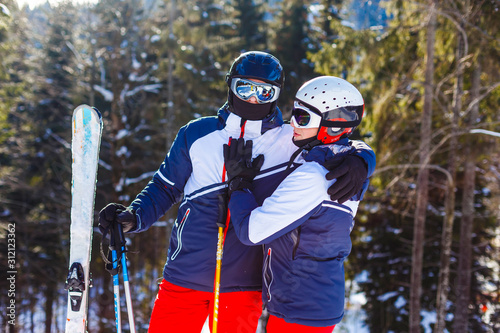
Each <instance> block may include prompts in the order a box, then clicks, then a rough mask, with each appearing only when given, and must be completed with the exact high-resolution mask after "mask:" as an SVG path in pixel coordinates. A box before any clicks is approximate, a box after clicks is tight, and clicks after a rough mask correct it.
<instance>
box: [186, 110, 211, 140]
mask: <svg viewBox="0 0 500 333" xmlns="http://www.w3.org/2000/svg"><path fill="white" fill-rule="evenodd" d="M219 123H220V122H219V119H218V118H217V116H206V117H200V118H197V119H193V120H191V121H189V122H188V123H187V124H186V125H184V126H182V127H181V128H180V130H179V133H178V136H179V135H181V136H183V137H185V138H186V140H187V141H193V140H196V139H198V138H200V137H203V136H205V135H207V134H209V133H211V132H213V131H216V130H217V129H220V125H219Z"/></svg>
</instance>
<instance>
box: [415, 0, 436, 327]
mask: <svg viewBox="0 0 500 333" xmlns="http://www.w3.org/2000/svg"><path fill="white" fill-rule="evenodd" d="M429 5H430V8H429V24H428V28H427V51H426V59H427V60H426V68H425V87H424V109H423V112H422V121H421V127H420V139H421V141H420V150H419V152H420V156H419V158H420V165H421V168H420V170H419V172H418V179H417V207H416V209H415V222H414V227H413V251H412V271H411V285H410V323H409V327H410V333H420V295H421V294H422V266H423V263H422V261H423V254H424V241H425V239H424V238H425V237H424V236H425V217H426V211H427V202H428V197H429V193H428V187H429V169H428V168H427V166H428V164H429V157H430V156H429V153H430V144H431V123H432V98H433V88H434V87H433V86H434V84H433V81H434V80H433V77H434V62H433V60H434V41H435V35H436V3H435V0H430V1H429Z"/></svg>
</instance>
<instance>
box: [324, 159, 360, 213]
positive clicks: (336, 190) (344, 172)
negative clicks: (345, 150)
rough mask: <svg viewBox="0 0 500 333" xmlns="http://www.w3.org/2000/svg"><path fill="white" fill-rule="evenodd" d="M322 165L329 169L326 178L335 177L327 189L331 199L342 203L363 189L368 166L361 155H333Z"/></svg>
mask: <svg viewBox="0 0 500 333" xmlns="http://www.w3.org/2000/svg"><path fill="white" fill-rule="evenodd" d="M324 167H325V168H326V169H328V170H330V172H329V173H327V174H326V179H328V180H332V179H334V178H336V179H337V181H336V182H335V183H333V185H332V186H330V188H329V189H328V194H329V195H330V198H331V199H332V201H335V200H337V201H338V202H339V203H344V202H345V201H347V200H349V199H350V198H352V197H353V196H354V195H355V194H356V193H358V192H359V191H361V190H362V189H363V183H364V181H365V180H366V177H367V175H368V168H367V166H366V164H365V161H364V160H363V159H362V158H361V157H358V156H356V155H345V156H339V157H335V158H332V159H331V160H328V161H326V162H325V164H324Z"/></svg>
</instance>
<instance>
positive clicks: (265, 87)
mask: <svg viewBox="0 0 500 333" xmlns="http://www.w3.org/2000/svg"><path fill="white" fill-rule="evenodd" d="M231 91H232V92H233V93H234V94H235V95H236V96H238V97H239V98H241V99H242V100H244V101H248V100H249V99H250V97H252V96H255V98H256V99H257V102H258V103H259V104H264V103H271V102H274V101H275V100H277V99H278V97H279V95H280V88H279V87H277V86H274V85H272V84H269V83H260V82H253V81H250V80H247V79H243V78H233V79H232V80H231Z"/></svg>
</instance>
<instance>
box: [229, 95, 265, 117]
mask: <svg viewBox="0 0 500 333" xmlns="http://www.w3.org/2000/svg"><path fill="white" fill-rule="evenodd" d="M231 94H232V92H231ZM231 99H232V102H233V103H232V104H233V110H232V112H233V113H234V114H237V115H238V116H240V117H241V118H243V119H246V120H262V119H264V118H265V117H266V116H267V115H268V114H269V113H270V112H271V106H272V104H273V103H265V104H252V103H248V102H245V101H244V100H242V99H239V98H238V97H236V96H234V95H233V96H231Z"/></svg>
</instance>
